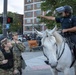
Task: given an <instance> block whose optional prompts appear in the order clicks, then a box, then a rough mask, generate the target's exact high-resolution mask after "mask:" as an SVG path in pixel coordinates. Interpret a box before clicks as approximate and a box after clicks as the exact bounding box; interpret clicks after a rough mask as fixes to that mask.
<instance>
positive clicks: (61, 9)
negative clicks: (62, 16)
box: [55, 5, 73, 14]
mask: <svg viewBox="0 0 76 75" xmlns="http://www.w3.org/2000/svg"><path fill="white" fill-rule="evenodd" d="M55 10H56V11H57V12H58V13H62V12H65V13H70V14H72V13H73V9H72V7H71V6H69V5H65V6H61V7H58V8H56V9H55Z"/></svg>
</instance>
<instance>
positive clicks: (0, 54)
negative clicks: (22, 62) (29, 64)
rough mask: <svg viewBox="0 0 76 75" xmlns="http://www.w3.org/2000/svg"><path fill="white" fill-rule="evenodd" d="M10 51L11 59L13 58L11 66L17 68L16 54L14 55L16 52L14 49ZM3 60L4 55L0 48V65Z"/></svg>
mask: <svg viewBox="0 0 76 75" xmlns="http://www.w3.org/2000/svg"><path fill="white" fill-rule="evenodd" d="M9 52H10V50H9ZM12 52H13V60H14V66H13V68H14V69H17V67H18V63H17V56H16V53H15V52H14V51H12ZM3 60H5V57H4V54H3V53H2V51H1V50H0V65H2V64H3V63H2V61H3Z"/></svg>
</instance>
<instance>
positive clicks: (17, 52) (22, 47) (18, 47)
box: [12, 40, 25, 56]
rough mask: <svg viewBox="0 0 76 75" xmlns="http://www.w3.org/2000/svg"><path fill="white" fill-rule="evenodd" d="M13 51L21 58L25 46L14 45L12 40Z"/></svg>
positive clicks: (20, 43)
mask: <svg viewBox="0 0 76 75" xmlns="http://www.w3.org/2000/svg"><path fill="white" fill-rule="evenodd" d="M12 45H13V50H14V51H15V53H16V54H17V55H18V56H21V53H22V52H24V51H25V45H24V44H23V43H22V42H20V41H19V42H18V43H15V42H14V41H13V40H12Z"/></svg>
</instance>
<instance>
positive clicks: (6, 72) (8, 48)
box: [0, 36, 19, 75]
mask: <svg viewBox="0 0 76 75" xmlns="http://www.w3.org/2000/svg"><path fill="white" fill-rule="evenodd" d="M17 67H18V64H17V57H16V54H15V52H14V51H13V50H12V44H11V43H10V41H9V40H8V39H7V38H5V37H4V36H1V37H0V74H1V75H15V74H17V73H19V71H18V70H17Z"/></svg>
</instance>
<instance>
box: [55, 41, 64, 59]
mask: <svg viewBox="0 0 76 75" xmlns="http://www.w3.org/2000/svg"><path fill="white" fill-rule="evenodd" d="M56 46H57V44H56ZM64 50H65V42H64V46H63V49H62V52H61V54H60V55H59V54H58V52H56V53H57V54H58V56H59V57H58V58H57V60H59V59H60V58H61V56H62V55H63V53H64ZM56 51H58V47H57V50H56ZM59 53H60V52H59Z"/></svg>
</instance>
